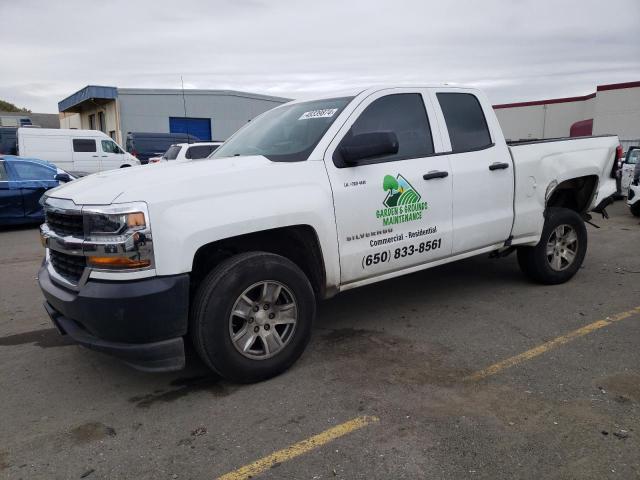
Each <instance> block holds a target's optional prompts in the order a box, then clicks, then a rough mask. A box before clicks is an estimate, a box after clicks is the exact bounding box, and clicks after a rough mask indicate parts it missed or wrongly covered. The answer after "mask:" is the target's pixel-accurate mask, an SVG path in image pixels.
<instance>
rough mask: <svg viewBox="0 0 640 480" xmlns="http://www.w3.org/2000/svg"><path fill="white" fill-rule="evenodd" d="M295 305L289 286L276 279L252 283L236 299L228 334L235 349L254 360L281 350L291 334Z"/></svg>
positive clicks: (295, 318) (262, 358) (293, 324)
mask: <svg viewBox="0 0 640 480" xmlns="http://www.w3.org/2000/svg"><path fill="white" fill-rule="evenodd" d="M297 323H298V305H297V302H296V299H295V296H294V295H293V293H292V292H291V290H290V289H289V288H287V287H286V286H285V285H283V284H282V283H280V282H276V281H275V280H265V281H262V282H258V283H254V284H253V285H251V286H250V287H249V288H247V289H246V290H245V291H244V292H242V294H241V295H240V296H239V297H238V298H237V299H236V301H235V303H234V305H233V308H232V309H231V314H230V315H229V335H230V337H231V342H232V343H233V346H234V347H235V348H236V350H237V351H238V352H239V353H240V354H241V355H243V356H244V357H247V358H250V359H253V360H266V359H267V358H271V357H273V356H275V355H277V354H278V353H280V352H281V351H282V350H283V349H284V348H285V347H286V346H287V345H288V344H289V343H290V342H291V339H292V338H293V334H294V332H295V329H296V325H297Z"/></svg>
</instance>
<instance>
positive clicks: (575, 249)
mask: <svg viewBox="0 0 640 480" xmlns="http://www.w3.org/2000/svg"><path fill="white" fill-rule="evenodd" d="M586 253H587V229H586V227H585V225H584V221H583V220H582V217H580V215H579V214H578V213H577V212H575V211H573V210H569V209H568V208H550V209H549V211H548V213H547V219H546V221H545V224H544V229H543V231H542V236H541V237H540V241H539V242H538V244H537V245H536V246H535V247H520V248H518V264H519V265H520V269H521V270H522V271H523V272H524V273H525V275H527V276H528V277H529V278H531V279H532V280H535V281H536V282H539V283H544V284H548V285H553V284H558V283H564V282H566V281H567V280H569V279H570V278H571V277H573V276H574V275H575V274H576V272H577V271H578V269H579V268H580V266H581V265H582V262H583V261H584V257H585V255H586Z"/></svg>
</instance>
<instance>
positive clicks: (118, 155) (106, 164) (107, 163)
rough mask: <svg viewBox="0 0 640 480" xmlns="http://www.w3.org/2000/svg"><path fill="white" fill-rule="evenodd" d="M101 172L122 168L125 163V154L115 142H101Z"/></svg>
mask: <svg viewBox="0 0 640 480" xmlns="http://www.w3.org/2000/svg"><path fill="white" fill-rule="evenodd" d="M100 147H101V149H102V152H101V153H100V170H112V169H114V168H120V167H121V166H122V164H123V163H124V152H123V151H122V149H121V148H120V147H119V146H118V145H117V144H116V142H114V141H113V140H100Z"/></svg>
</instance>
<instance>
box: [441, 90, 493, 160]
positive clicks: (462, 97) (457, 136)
mask: <svg viewBox="0 0 640 480" xmlns="http://www.w3.org/2000/svg"><path fill="white" fill-rule="evenodd" d="M436 95H437V97H438V102H440V107H441V108H442V113H443V115H444V120H445V122H446V123H447V129H448V130H449V139H450V140H451V150H452V151H453V152H454V153H455V152H465V151H469V150H479V149H482V148H486V147H489V146H491V135H490V134H489V127H488V126H487V120H486V119H485V118H484V113H483V112H482V107H481V106H480V102H479V101H478V99H477V98H476V96H475V95H472V94H470V93H444V92H443V93H438V94H436Z"/></svg>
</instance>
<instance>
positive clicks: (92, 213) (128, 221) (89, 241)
mask: <svg viewBox="0 0 640 480" xmlns="http://www.w3.org/2000/svg"><path fill="white" fill-rule="evenodd" d="M82 216H83V226H84V238H85V242H84V254H85V255H86V257H87V265H88V266H89V267H92V268H94V269H103V270H125V269H126V270H132V269H133V270H137V269H147V268H152V267H153V266H154V265H153V239H152V236H151V227H150V225H149V213H148V210H147V206H146V204H144V203H141V202H136V203H130V204H116V205H109V206H106V207H83V209H82Z"/></svg>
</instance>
